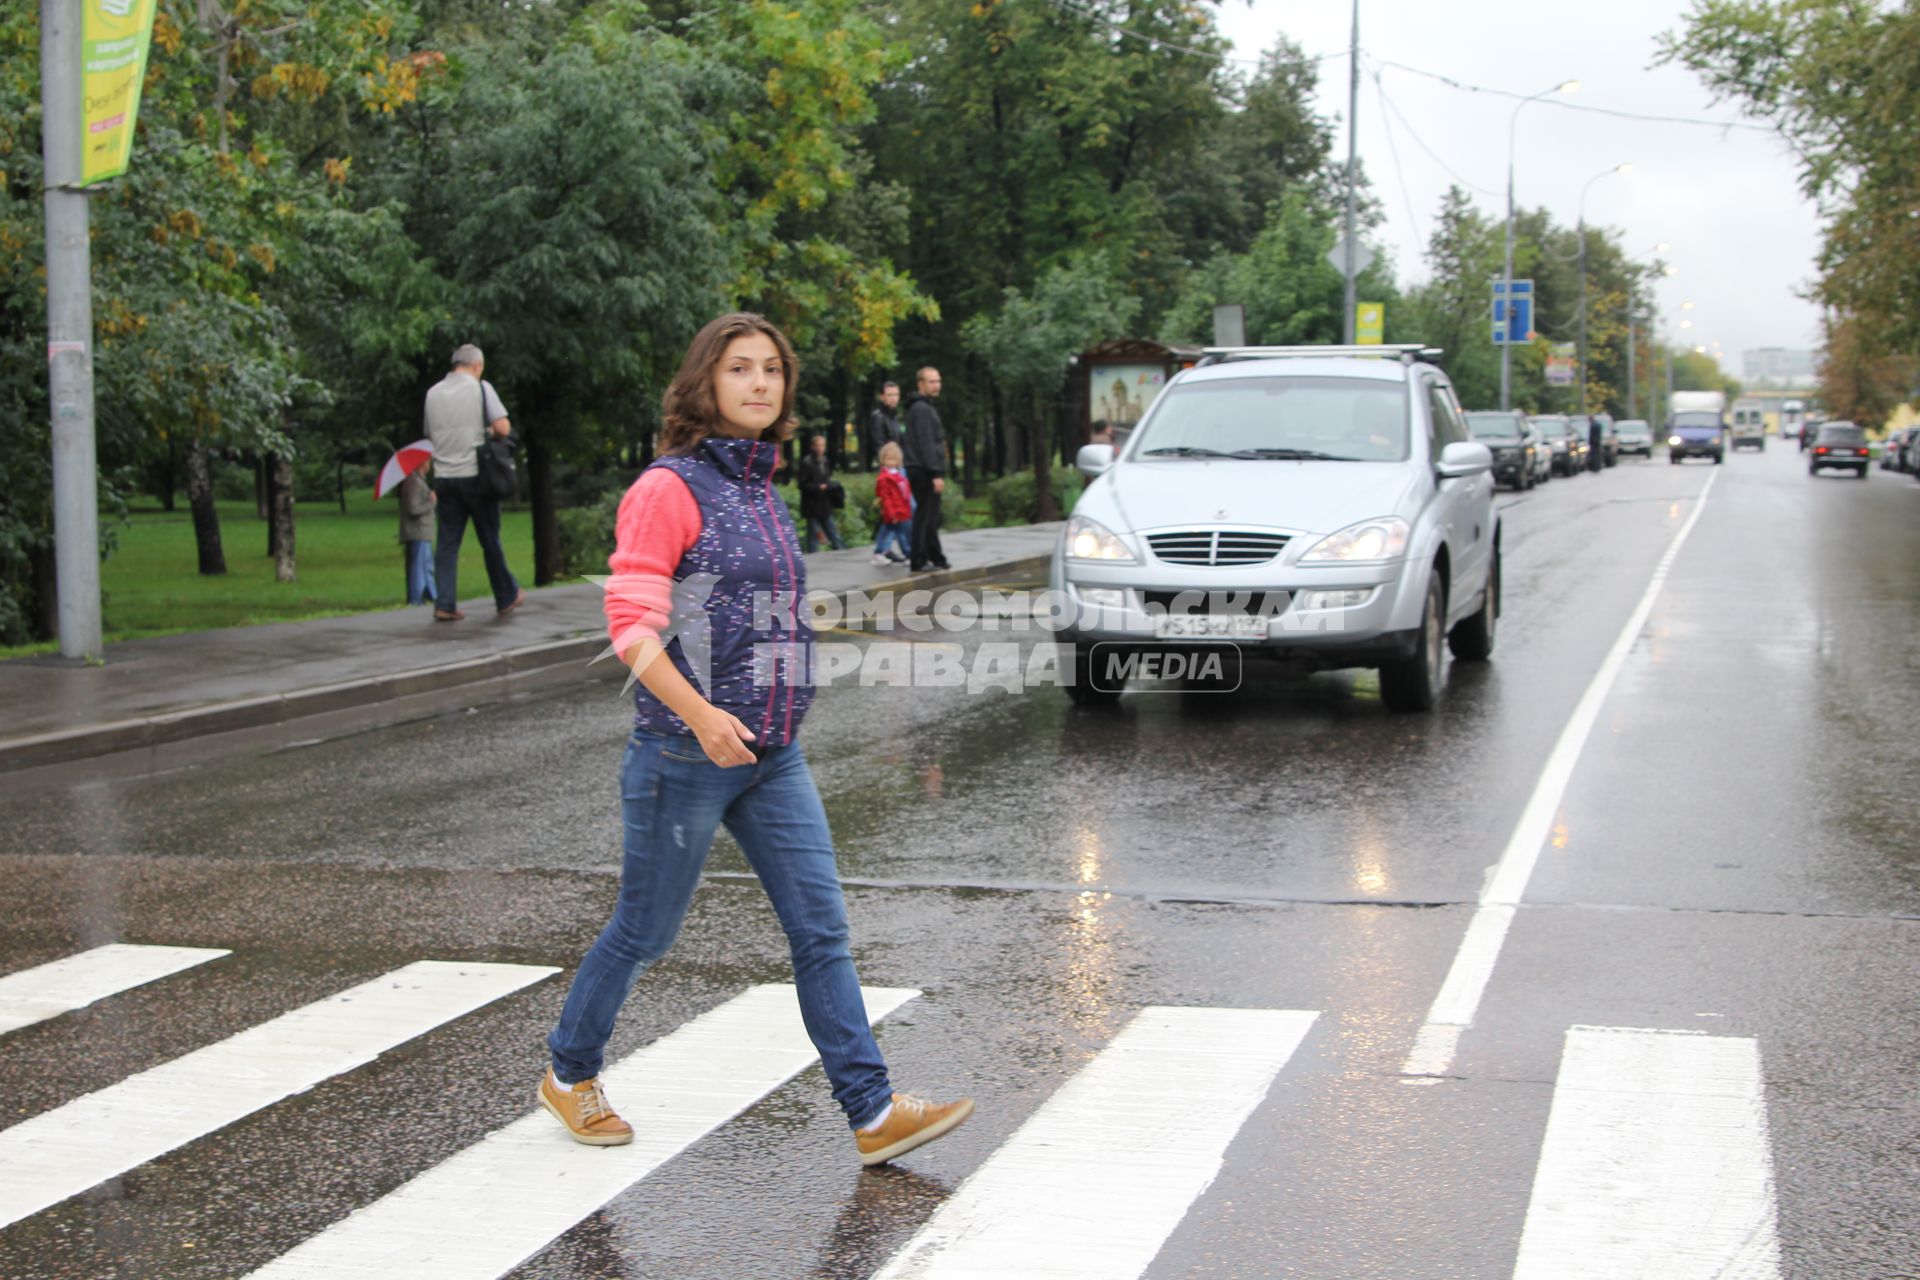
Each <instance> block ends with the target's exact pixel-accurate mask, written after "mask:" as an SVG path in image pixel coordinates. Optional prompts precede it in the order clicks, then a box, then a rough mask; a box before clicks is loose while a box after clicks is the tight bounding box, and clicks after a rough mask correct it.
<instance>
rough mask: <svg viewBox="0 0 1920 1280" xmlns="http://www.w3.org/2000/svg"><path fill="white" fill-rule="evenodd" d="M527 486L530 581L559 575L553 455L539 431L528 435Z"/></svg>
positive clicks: (536, 583) (540, 583) (538, 584)
mask: <svg viewBox="0 0 1920 1280" xmlns="http://www.w3.org/2000/svg"><path fill="white" fill-rule="evenodd" d="M527 489H528V493H529V495H530V496H531V498H532V499H533V585H534V586H536V587H544V586H546V585H547V584H548V583H549V582H552V581H554V580H555V579H556V578H558V577H560V575H561V573H562V572H563V571H564V566H563V565H562V563H561V560H560V521H559V519H558V517H557V515H556V514H555V512H554V508H553V455H552V454H551V453H549V452H548V451H547V446H546V443H545V442H544V441H543V440H542V439H541V437H540V434H539V433H538V432H529V433H528V435H527Z"/></svg>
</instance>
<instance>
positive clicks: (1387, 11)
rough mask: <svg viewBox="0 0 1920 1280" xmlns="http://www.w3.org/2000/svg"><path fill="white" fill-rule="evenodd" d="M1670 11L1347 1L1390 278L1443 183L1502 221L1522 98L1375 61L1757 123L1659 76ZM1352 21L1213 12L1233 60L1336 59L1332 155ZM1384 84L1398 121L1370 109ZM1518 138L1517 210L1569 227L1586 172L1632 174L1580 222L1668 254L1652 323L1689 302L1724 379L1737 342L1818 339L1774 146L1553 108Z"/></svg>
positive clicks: (1323, 66)
mask: <svg viewBox="0 0 1920 1280" xmlns="http://www.w3.org/2000/svg"><path fill="white" fill-rule="evenodd" d="M1682 11H1683V6H1682V5H1681V4H1679V3H1676V2H1675V0H1607V2H1606V3H1596V2H1595V0H1579V2H1577V3H1576V2H1575V0H1360V47H1361V49H1362V50H1363V58H1362V62H1361V80H1360V109H1359V120H1360V131H1359V140H1360V158H1361V163H1362V165H1363V166H1364V168H1365V170H1366V172H1367V175H1368V177H1369V178H1370V179H1371V180H1372V182H1373V185H1374V190H1375V192H1376V193H1377V195H1378V197H1379V200H1380V203H1381V206H1382V208H1383V210H1384V212H1385V214H1386V225H1385V226H1384V227H1383V228H1382V229H1381V230H1380V231H1379V232H1377V233H1376V236H1375V239H1376V240H1377V241H1379V242H1381V243H1379V244H1377V245H1376V247H1377V248H1384V249H1386V250H1387V251H1388V252H1389V253H1390V254H1391V256H1392V258H1393V261H1394V266H1395V271H1396V273H1397V275H1398V278H1399V279H1400V281H1401V282H1402V284H1403V285H1404V284H1407V283H1412V282H1414V281H1417V280H1420V279H1423V278H1425V276H1426V274H1427V270H1426V264H1425V261H1424V259H1423V257H1422V251H1423V249H1424V247H1425V244H1426V240H1427V237H1428V236H1429V235H1430V234H1432V231H1433V225H1434V216H1435V213H1436V211H1437V210H1438V209H1439V207H1440V198H1441V196H1442V195H1443V194H1444V193H1445V192H1446V189H1447V187H1448V186H1449V185H1450V184H1451V183H1453V182H1455V181H1460V182H1461V183H1462V185H1466V186H1467V189H1468V191H1469V193H1470V194H1471V195H1472V196H1473V199H1474V201H1475V202H1476V203H1477V204H1478V205H1479V207H1480V208H1481V209H1483V210H1485V211H1486V212H1487V213H1489V214H1491V215H1493V216H1494V217H1496V218H1499V217H1504V216H1505V212H1506V180H1507V131H1508V124H1509V121H1510V120H1512V119H1513V112H1514V108H1515V106H1516V105H1518V104H1517V103H1516V102H1515V101H1514V100H1513V99H1511V98H1500V97H1495V96H1493V95H1491V94H1485V93H1468V92H1463V91H1461V90H1459V89H1455V88H1451V87H1449V86H1448V85H1445V84H1442V83H1439V82H1438V81H1435V80H1431V79H1428V78H1425V77H1423V76H1420V75H1415V74H1413V73H1412V72H1409V71H1405V70H1401V69H1399V68H1396V67H1382V66H1381V65H1380V63H1381V62H1382V61H1384V62H1395V63H1402V64H1405V65H1406V66H1409V67H1417V68H1419V69H1420V70H1422V71H1430V72H1436V73H1439V74H1442V75H1445V76H1448V77H1450V78H1452V79H1455V80H1459V81H1462V82H1464V83H1468V84H1473V85H1482V86H1486V87H1489V88H1494V89H1502V90H1507V91H1509V92H1513V93H1519V94H1523V95H1524V94H1532V93H1538V92H1540V91H1541V90H1543V89H1546V88H1548V87H1550V86H1552V85H1555V84H1558V83H1560V82H1561V81H1564V80H1568V79H1577V80H1578V81H1580V88H1579V90H1578V91H1577V92H1576V93H1574V94H1572V95H1569V96H1566V97H1564V98H1562V99H1560V100H1561V101H1564V102H1567V103H1570V104H1575V105H1578V106H1585V107H1607V108H1612V109H1615V110H1622V111H1632V112H1639V113H1643V114H1649V115H1668V116H1686V117H1694V118H1701V119H1712V120H1719V121H1736V122H1744V123H1747V124H1754V123H1757V122H1755V121H1751V120H1747V119H1746V118H1745V117H1743V116H1741V115H1740V114H1739V112H1738V111H1737V110H1736V109H1735V108H1734V107H1733V105H1732V104H1729V103H1721V104H1718V105H1715V104H1714V103H1713V102H1712V101H1711V100H1710V98H1709V95H1708V93H1707V90H1706V88H1705V87H1704V86H1703V85H1702V84H1701V83H1700V81H1699V79H1698V78H1697V77H1695V76H1694V75H1693V74H1692V73H1691V72H1689V71H1686V70H1684V69H1681V68H1678V67H1671V66H1664V67H1657V66H1655V65H1654V60H1655V57H1656V54H1657V51H1656V48H1655V39H1656V37H1658V35H1659V34H1660V33H1661V32H1662V31H1666V30H1671V29H1675V28H1677V26H1678V25H1679V22H1680V19H1681V15H1682ZM1351 19H1352V10H1351V8H1350V7H1349V4H1348V3H1347V0H1223V2H1222V3H1221V4H1220V6H1219V9H1218V20H1219V23H1220V27H1221V30H1222V31H1223V32H1224V34H1225V35H1226V36H1227V37H1228V38H1229V39H1231V40H1233V41H1234V44H1235V56H1236V57H1242V58H1248V59H1252V58H1255V57H1257V56H1258V54H1259V52H1260V51H1261V50H1262V49H1265V48H1269V47H1271V46H1272V44H1273V42H1274V38H1275V37H1276V36H1278V35H1282V34H1284V35H1286V36H1287V37H1288V38H1289V39H1291V40H1293V41H1294V42H1295V43H1297V44H1299V45H1300V46H1301V47H1302V48H1303V49H1304V50H1305V51H1306V52H1307V54H1308V55H1309V56H1314V55H1323V54H1335V55H1337V56H1333V57H1329V58H1327V59H1326V60H1325V61H1324V62H1322V63H1320V71H1321V77H1320V89H1319V108H1320V111H1321V113H1322V114H1323V115H1325V116H1326V117H1327V118H1329V119H1337V120H1338V121H1339V125H1338V135H1337V140H1336V151H1337V155H1338V157H1339V158H1340V159H1342V160H1344V159H1345V156H1346V144H1347V138H1346V123H1345V121H1346V116H1347V60H1346V57H1345V54H1344V50H1345V49H1346V47H1347V40H1348V24H1349V23H1350V21H1351ZM1376 71H1378V73H1379V80H1378V82H1377V83H1376V81H1375V72H1376ZM1383 92H1384V94H1385V98H1386V101H1387V102H1388V103H1391V106H1392V107H1396V108H1398V111H1399V114H1398V115H1395V114H1394V113H1393V112H1392V110H1391V109H1390V108H1388V107H1386V106H1383V103H1382V96H1381V95H1382V93H1383ZM1402 116H1404V117H1405V119H1404V121H1403V120H1402V119H1401V117H1402ZM1515 138H1516V142H1515V147H1514V174H1515V178H1514V199H1515V201H1516V203H1517V204H1518V205H1519V206H1521V207H1526V206H1533V205H1544V206H1546V207H1547V208H1548V209H1549V210H1551V211H1552V213H1553V216H1554V217H1555V218H1556V219H1557V220H1559V221H1562V222H1564V223H1566V224H1567V225H1569V226H1571V225H1573V224H1574V222H1575V220H1576V218H1577V217H1578V215H1579V212H1580V195H1581V188H1582V187H1583V186H1585V184H1586V182H1587V180H1588V179H1589V178H1592V177H1594V175H1596V174H1600V173H1606V172H1607V171H1608V170H1610V169H1611V168H1612V167H1613V166H1615V165H1617V164H1619V163H1621V162H1623V161H1625V162H1631V163H1632V165H1633V170H1632V172H1631V173H1626V174H1613V173H1609V174H1608V176H1606V177H1604V178H1601V179H1600V180H1599V181H1596V182H1594V183H1593V184H1592V186H1591V187H1588V188H1587V197H1586V216H1587V222H1588V225H1589V226H1593V227H1602V226H1604V227H1610V228H1614V229H1617V230H1618V231H1619V232H1620V233H1621V236H1622V242H1623V244H1624V245H1625V246H1626V247H1627V249H1628V252H1629V253H1633V254H1639V253H1642V252H1649V253H1650V252H1651V250H1652V248H1653V246H1654V245H1656V244H1658V243H1659V242H1661V241H1668V242H1670V243H1671V244H1672V245H1673V248H1672V250H1671V251H1670V252H1668V253H1667V254H1665V255H1663V256H1664V257H1665V258H1666V260H1667V261H1669V262H1671V263H1672V264H1673V265H1674V266H1675V267H1677V268H1679V273H1678V274H1677V275H1675V276H1674V277H1672V278H1671V279H1669V280H1666V281H1664V282H1663V283H1662V284H1661V285H1660V288H1659V302H1660V306H1661V311H1662V313H1663V314H1665V315H1666V316H1668V317H1669V319H1670V321H1671V322H1676V323H1677V321H1678V320H1679V319H1680V318H1681V315H1682V312H1681V309H1680V308H1681V304H1682V303H1683V302H1688V301H1691V302H1693V303H1694V308H1693V310H1691V311H1689V312H1686V313H1685V315H1686V317H1687V318H1690V319H1691V320H1692V321H1693V322H1694V323H1693V327H1692V328H1691V329H1689V330H1687V331H1685V333H1684V334H1682V333H1680V332H1679V331H1677V330H1676V331H1675V337H1676V338H1680V337H1685V338H1686V339H1688V341H1689V344H1690V345H1692V344H1700V345H1705V346H1707V347H1709V349H1712V346H1713V344H1714V343H1716V342H1717V343H1718V344H1719V352H1720V354H1721V364H1722V367H1724V368H1725V369H1726V370H1727V372H1728V373H1730V374H1732V375H1734V376H1735V377H1739V376H1740V375H1741V367H1740V356H1741V352H1742V351H1745V350H1747V349H1748V348H1751V347H1763V346H1778V347H1813V346H1817V345H1818V344H1819V340H1820V331H1819V313H1818V311H1817V309H1816V308H1815V307H1814V306H1813V305H1812V304H1811V303H1809V302H1807V301H1805V300H1804V299H1802V298H1801V297H1799V296H1798V294H1799V291H1800V290H1801V289H1803V288H1804V287H1805V285H1806V284H1807V282H1808V281H1810V280H1811V279H1812V278H1813V275H1814V257H1815V254H1816V253H1817V252H1818V249H1819V228H1818V223H1817V219H1816V215H1815V210H1814V208H1813V205H1812V203H1811V202H1809V201H1808V200H1806V199H1805V198H1804V197H1803V196H1802V195H1801V194H1800V190H1799V188H1798V186H1797V184H1796V181H1795V172H1796V170H1795V164H1794V161H1793V158H1792V155H1791V153H1790V152H1789V151H1788V149H1787V147H1786V145H1785V144H1784V143H1783V142H1782V141H1780V139H1779V138H1778V137H1776V136H1775V135H1773V134H1771V133H1763V132H1755V131H1752V130H1747V129H1714V128H1705V127H1702V126H1699V125H1684V124H1660V123H1651V122H1646V121H1639V120H1626V119H1620V118H1617V117H1613V116H1607V115H1600V114H1596V113H1593V112H1587V111H1572V110H1566V109H1563V108H1560V107H1557V106H1554V105H1553V99H1548V100H1543V101H1540V102H1536V103H1533V104H1531V105H1529V106H1527V107H1526V108H1525V109H1524V110H1523V111H1521V112H1520V114H1519V118H1518V127H1517V131H1516V133H1515ZM1422 144H1424V146H1423V145H1422ZM1429 149H1430V151H1431V154H1429ZM1396 152H1397V159H1396ZM1449 170H1451V171H1452V172H1451V174H1450V173H1449ZM1455 175H1457V177H1456V176H1455Z"/></svg>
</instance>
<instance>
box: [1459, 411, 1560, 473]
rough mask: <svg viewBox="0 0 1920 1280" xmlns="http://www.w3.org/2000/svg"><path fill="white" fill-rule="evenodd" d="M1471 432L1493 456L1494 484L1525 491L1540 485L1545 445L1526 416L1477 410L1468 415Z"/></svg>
mask: <svg viewBox="0 0 1920 1280" xmlns="http://www.w3.org/2000/svg"><path fill="white" fill-rule="evenodd" d="M1467 431H1468V432H1469V433H1470V434H1471V435H1472V436H1473V438H1474V439H1475V440H1478V441H1479V442H1480V443H1481V444H1484V445H1485V446H1487V448H1488V449H1489V450H1490V451H1491V452H1492V453H1493V479H1494V483H1496V484H1505V485H1511V486H1513V487H1514V488H1515V489H1521V490H1525V489H1531V488H1533V486H1534V485H1536V484H1538V483H1539V482H1540V480H1539V477H1540V471H1541V467H1540V460H1541V454H1542V451H1543V450H1544V449H1545V445H1544V444H1542V443H1541V440H1540V433H1539V432H1538V431H1536V430H1535V429H1534V426H1533V424H1532V423H1531V422H1528V421H1527V415H1526V414H1524V413H1521V412H1520V411H1519V410H1518V409H1507V410H1501V409H1491V410H1475V411H1473V412H1472V413H1469V414H1468V415H1467Z"/></svg>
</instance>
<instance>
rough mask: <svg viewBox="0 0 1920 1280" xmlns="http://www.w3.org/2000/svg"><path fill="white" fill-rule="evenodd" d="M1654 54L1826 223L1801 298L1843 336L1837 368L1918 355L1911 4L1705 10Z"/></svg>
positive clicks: (1918, 67) (1824, 0)
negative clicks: (1778, 154)
mask: <svg viewBox="0 0 1920 1280" xmlns="http://www.w3.org/2000/svg"><path fill="white" fill-rule="evenodd" d="M1661 52H1662V58H1663V60H1665V61H1668V62H1677V63H1679V64H1680V65H1682V66H1685V67H1687V68H1689V69H1690V70H1692V71H1694V72H1696V73H1698V74H1699V75H1700V77H1701V78H1702V79H1703V80H1704V81H1705V82H1706V84H1707V86H1708V87H1709V88H1710V89H1712V90H1713V91H1714V93H1715V95H1716V96H1717V97H1718V98H1719V99H1722V100H1725V101H1730V102H1733V103H1735V104H1737V105H1738V106H1740V107H1741V108H1742V109H1743V110H1745V111H1746V112H1747V113H1748V114H1749V115H1752V116H1754V117H1757V118H1758V119H1761V120H1765V121H1767V122H1769V123H1771V124H1772V125H1773V126H1774V127H1775V128H1777V129H1778V130H1779V131H1780V134H1781V136H1782V137H1783V138H1784V139H1786V141H1787V142H1788V144H1789V145H1790V146H1791V147H1792V148H1793V150H1794V153H1795V155H1796V156H1798V158H1799V161H1800V186H1801V189H1802V190H1803V191H1804V192H1806V194H1807V196H1808V197H1809V198H1810V199H1813V200H1814V201H1816V202H1817V203H1818V206H1819V208H1820V210H1821V215H1822V220H1823V222H1824V224H1825V226H1824V233H1823V235H1824V243H1823V245H1822V249H1821V254H1820V276H1819V279H1818V281H1817V282H1816V283H1815V285H1814V287H1813V291H1812V296H1813V298H1814V299H1815V300H1816V301H1818V302H1819V303H1821V304H1822V305H1823V306H1824V307H1826V308H1827V309H1828V310H1829V311H1830V312H1831V313H1832V314H1834V315H1835V316H1838V317H1841V318H1842V321H1843V322H1845V323H1849V324H1851V325H1852V326H1853V327H1850V328H1849V329H1848V330H1846V332H1845V333H1843V334H1842V335H1841V337H1842V342H1843V345H1844V346H1845V347H1846V348H1847V349H1848V355H1847V357H1846V358H1847V360H1849V361H1850V362H1853V363H1854V364H1855V366H1856V367H1858V365H1859V362H1860V361H1866V362H1868V363H1871V362H1872V361H1874V360H1875V359H1877V358H1879V357H1883V356H1911V355H1913V354H1914V353H1916V352H1920V213H1916V211H1917V210H1920V167H1917V166H1916V165H1915V164H1914V142H1915V139H1914V121H1915V120H1916V119H1920V0H1898V2H1896V3H1888V4H1867V3H1860V2H1858V0H1847V2H1845V3H1835V2H1834V0H1706V2H1705V3H1701V4H1698V5H1696V6H1695V7H1694V8H1693V9H1692V10H1691V11H1690V12H1689V13H1688V14H1687V15H1686V19H1685V24H1684V25H1683V26H1682V27H1681V29H1680V30H1679V31H1677V32H1674V33H1670V34H1668V35H1667V36H1665V37H1664V38H1663V39H1662V41H1661ZM1839 379H1840V380H1843V381H1848V382H1851V381H1854V379H1852V378H1851V377H1850V376H1848V375H1844V374H1843V375H1839Z"/></svg>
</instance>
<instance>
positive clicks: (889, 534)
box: [873, 520, 913, 556]
mask: <svg viewBox="0 0 1920 1280" xmlns="http://www.w3.org/2000/svg"><path fill="white" fill-rule="evenodd" d="M912 528H913V522H912V521H911V520H902V521H899V522H898V523H896V524H883V525H881V526H880V536H879V537H877V538H875V539H874V540H873V554H875V555H877V556H883V555H885V554H887V548H888V547H889V546H891V547H894V548H897V549H898V550H899V552H900V554H901V555H903V556H904V555H910V554H912V551H913V547H912V544H911V543H909V542H908V541H907V532H908V530H910V529H912Z"/></svg>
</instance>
